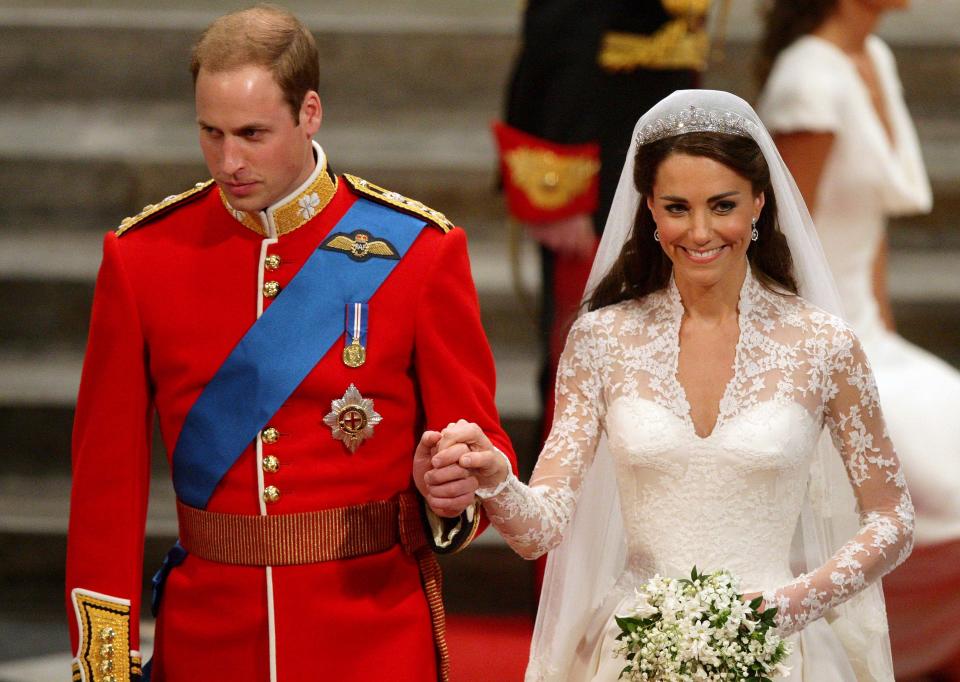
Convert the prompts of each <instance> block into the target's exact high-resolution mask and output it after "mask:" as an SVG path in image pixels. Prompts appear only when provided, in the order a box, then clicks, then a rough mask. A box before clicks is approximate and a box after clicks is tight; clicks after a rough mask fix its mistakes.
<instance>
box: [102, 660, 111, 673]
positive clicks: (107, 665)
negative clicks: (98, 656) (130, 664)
mask: <svg viewBox="0 0 960 682" xmlns="http://www.w3.org/2000/svg"><path fill="white" fill-rule="evenodd" d="M100 672H102V673H112V672H113V661H110V660H107V661H100Z"/></svg>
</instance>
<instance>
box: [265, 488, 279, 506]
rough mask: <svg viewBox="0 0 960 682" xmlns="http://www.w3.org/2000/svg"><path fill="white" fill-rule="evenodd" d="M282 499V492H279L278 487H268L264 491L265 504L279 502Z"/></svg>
mask: <svg viewBox="0 0 960 682" xmlns="http://www.w3.org/2000/svg"><path fill="white" fill-rule="evenodd" d="M279 499H280V491H279V490H277V486H275V485H268V486H267V487H266V488H264V489H263V501H264V502H270V503H273V502H277V501H278V500H279Z"/></svg>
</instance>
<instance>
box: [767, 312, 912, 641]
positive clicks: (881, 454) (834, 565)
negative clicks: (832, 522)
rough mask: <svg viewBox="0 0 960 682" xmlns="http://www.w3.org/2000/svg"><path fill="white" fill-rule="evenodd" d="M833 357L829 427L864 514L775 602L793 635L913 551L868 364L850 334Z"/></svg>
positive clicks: (905, 495)
mask: <svg viewBox="0 0 960 682" xmlns="http://www.w3.org/2000/svg"><path fill="white" fill-rule="evenodd" d="M837 341H838V342H837V343H836V344H835V347H834V349H832V350H831V353H830V356H831V358H832V360H831V362H830V363H829V364H830V366H829V368H828V373H827V375H826V378H825V387H824V393H825V395H824V398H825V402H824V407H825V412H824V422H825V425H826V427H827V428H828V429H829V430H830V434H831V436H832V438H833V443H834V445H835V446H836V448H837V450H838V451H839V452H840V455H841V457H842V458H843V463H844V466H845V468H846V471H847V477H848V479H849V480H850V483H851V485H852V486H853V490H854V494H855V495H856V498H857V508H858V511H859V514H860V529H859V531H858V532H857V533H856V535H855V536H854V537H853V538H851V539H850V540H849V541H847V542H846V544H844V545H843V546H842V547H840V549H839V550H838V551H837V552H836V553H835V554H834V555H833V556H832V557H831V558H830V560H829V561H827V562H826V563H825V564H824V565H823V566H821V567H819V568H818V569H816V570H814V571H812V572H809V573H806V574H804V575H801V576H800V577H798V578H797V579H796V580H794V581H793V582H791V583H790V584H789V585H787V586H785V587H783V588H781V589H780V590H778V591H777V592H776V593H775V594H774V595H772V596H771V595H766V596H768V597H770V598H771V599H772V601H773V603H774V604H775V605H776V606H777V607H778V608H779V612H778V614H777V620H778V624H779V626H780V629H781V630H782V631H783V632H784V633H785V634H790V633H793V632H796V631H798V630H800V629H802V628H803V627H804V626H805V625H806V624H807V623H809V622H810V621H813V620H816V619H817V618H819V617H820V616H822V615H823V613H824V612H825V611H826V610H827V609H830V608H833V607H834V606H837V605H838V604H841V603H843V602H845V601H846V600H848V599H850V598H851V597H852V596H854V595H855V594H857V593H858V592H860V591H861V590H863V589H864V588H865V587H866V586H867V585H869V584H870V583H872V582H873V581H875V580H879V579H880V578H881V577H882V576H884V575H885V574H887V573H889V572H890V571H892V570H893V569H894V568H896V567H897V566H899V565H900V564H901V563H902V562H903V561H904V560H905V559H906V558H907V556H908V555H909V554H910V550H911V549H912V547H913V504H912V503H911V501H910V493H909V492H908V491H907V485H906V482H905V480H904V476H903V471H902V470H901V468H900V462H899V460H898V459H897V455H896V453H895V452H894V449H893V445H892V444H891V442H890V438H889V436H888V435H887V430H886V426H885V424H884V421H883V415H882V414H881V411H880V401H879V395H878V393H877V388H876V384H875V382H874V378H873V374H872V372H871V371H870V366H869V364H868V362H867V358H866V356H865V355H864V352H863V349H862V348H861V347H860V344H859V342H858V341H857V339H856V337H854V335H853V334H852V333H851V332H849V331H847V330H843V331H841V332H840V333H839V334H838V335H837Z"/></svg>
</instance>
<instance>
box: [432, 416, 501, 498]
mask: <svg viewBox="0 0 960 682" xmlns="http://www.w3.org/2000/svg"><path fill="white" fill-rule="evenodd" d="M432 463H433V471H431V472H428V474H427V475H426V476H425V480H426V481H427V485H428V487H429V488H430V494H431V495H435V496H439V493H441V492H442V490H441V488H440V486H442V485H443V484H445V483H446V482H447V481H450V480H456V478H457V475H458V474H461V472H464V471H465V472H467V473H468V474H469V475H470V476H471V477H472V478H473V479H474V480H475V481H476V482H477V485H478V487H480V488H494V487H496V486H498V485H499V484H500V483H502V482H503V481H505V480H506V479H507V476H508V475H509V474H510V465H509V463H508V462H507V458H506V457H504V456H503V455H502V454H500V452H499V451H498V450H496V449H495V448H494V447H493V444H492V443H491V442H490V440H489V439H488V438H487V437H486V435H485V434H484V433H483V430H482V429H481V428H480V427H479V426H477V425H476V424H474V423H472V422H468V421H465V420H463V419H461V420H460V421H458V422H457V423H456V424H449V425H448V426H447V428H445V429H444V430H443V431H441V432H440V440H439V442H438V443H437V445H436V454H435V455H434V456H433V459H432ZM435 486H436V490H434V487H435Z"/></svg>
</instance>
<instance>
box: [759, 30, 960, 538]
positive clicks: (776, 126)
mask: <svg viewBox="0 0 960 682" xmlns="http://www.w3.org/2000/svg"><path fill="white" fill-rule="evenodd" d="M867 49H868V52H869V55H870V57H871V59H872V61H873V64H874V66H875V68H876V71H877V74H878V76H879V81H880V86H881V88H882V90H883V94H884V104H885V106H886V110H887V115H888V117H889V120H890V124H891V127H892V129H893V137H894V144H893V145H891V143H890V138H889V137H888V135H887V133H886V131H885V129H884V127H883V124H882V122H881V120H880V118H879V117H878V116H877V114H876V110H875V109H874V107H873V105H872V103H871V100H870V94H869V92H868V90H867V88H866V86H865V85H864V83H863V81H862V79H861V78H860V76H859V74H858V73H857V70H856V67H855V66H854V64H853V63H852V62H851V61H850V60H849V59H848V58H847V56H846V55H845V54H844V53H843V52H842V51H841V50H840V49H839V48H837V47H835V46H834V45H833V44H831V43H829V42H827V41H825V40H823V39H821V38H818V37H816V36H809V35H808V36H804V37H803V38H800V39H799V40H797V41H796V42H795V43H794V44H793V45H791V46H790V47H788V48H787V49H786V50H784V51H783V53H781V55H780V57H779V59H778V60H777V62H776V64H775V65H774V68H773V71H772V72H771V75H770V78H769V80H768V82H767V84H766V86H765V88H764V91H763V93H762V94H761V97H760V103H759V106H758V107H757V111H758V113H759V114H760V117H761V118H762V119H763V121H764V123H765V124H766V126H767V128H768V130H769V131H770V133H771V134H773V135H776V134H777V133H789V132H796V131H804V130H805V131H818V132H831V133H833V134H834V135H835V138H834V139H835V142H834V146H833V149H832V150H831V153H830V156H829V157H828V160H827V163H826V167H825V168H824V171H823V176H822V179H821V181H820V185H819V187H818V189H817V206H816V210H815V212H814V215H813V218H814V222H815V223H816V226H817V232H818V233H819V236H820V240H821V243H822V244H823V248H824V251H825V252H826V255H827V260H828V261H829V263H830V266H831V269H832V270H833V275H834V277H835V279H836V281H837V287H838V289H839V290H840V295H841V297H842V299H843V305H844V313H845V316H846V318H847V321H848V322H849V323H850V324H851V326H852V327H853V329H854V331H856V333H857V336H858V337H859V338H860V341H861V343H862V344H863V347H864V350H866V352H867V357H868V358H869V359H870V364H871V365H872V367H873V371H874V374H875V376H876V379H877V385H878V386H879V389H880V399H881V403H882V405H883V411H884V416H885V418H886V420H887V426H888V428H889V429H890V436H891V438H892V439H893V443H894V446H895V447H896V449H897V454H898V455H899V456H900V459H901V462H902V464H903V468H904V471H905V472H906V476H907V482H908V483H909V485H910V492H911V494H912V495H913V501H914V504H915V506H916V510H917V525H916V542H917V545H918V546H919V545H930V544H937V543H943V542H947V541H951V540H956V539H958V538H960V372H957V370H955V369H954V368H953V367H951V366H950V365H948V364H947V363H945V362H943V361H942V360H940V359H939V358H936V357H935V356H933V355H931V354H930V353H928V352H926V351H924V350H921V349H920V348H917V347H916V346H914V345H912V344H910V343H908V342H907V341H905V340H904V339H903V338H901V337H900V336H897V335H896V334H894V333H892V332H890V331H888V330H887V329H886V328H885V327H884V325H883V321H882V319H881V317H880V313H879V308H878V306H877V302H876V300H875V298H874V295H873V290H872V267H873V262H874V259H875V256H876V253H877V249H878V247H879V245H880V243H881V240H882V238H883V234H884V230H885V229H886V221H887V218H888V216H892V215H899V214H911V213H921V212H927V211H929V210H930V205H931V195H930V185H929V182H928V180H927V175H926V172H925V170H924V167H923V160H922V158H921V155H920V147H919V144H918V142H917V134H916V131H915V129H914V126H913V123H912V121H911V119H910V116H909V113H908V112H907V109H906V105H905V104H904V101H903V96H902V86H901V84H900V80H899V78H898V76H897V70H896V64H895V62H894V59H893V55H892V53H891V52H890V49H889V48H888V47H887V45H886V44H885V43H884V42H883V41H882V40H881V39H880V38H877V37H876V36H871V37H870V38H869V39H868V42H867Z"/></svg>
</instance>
